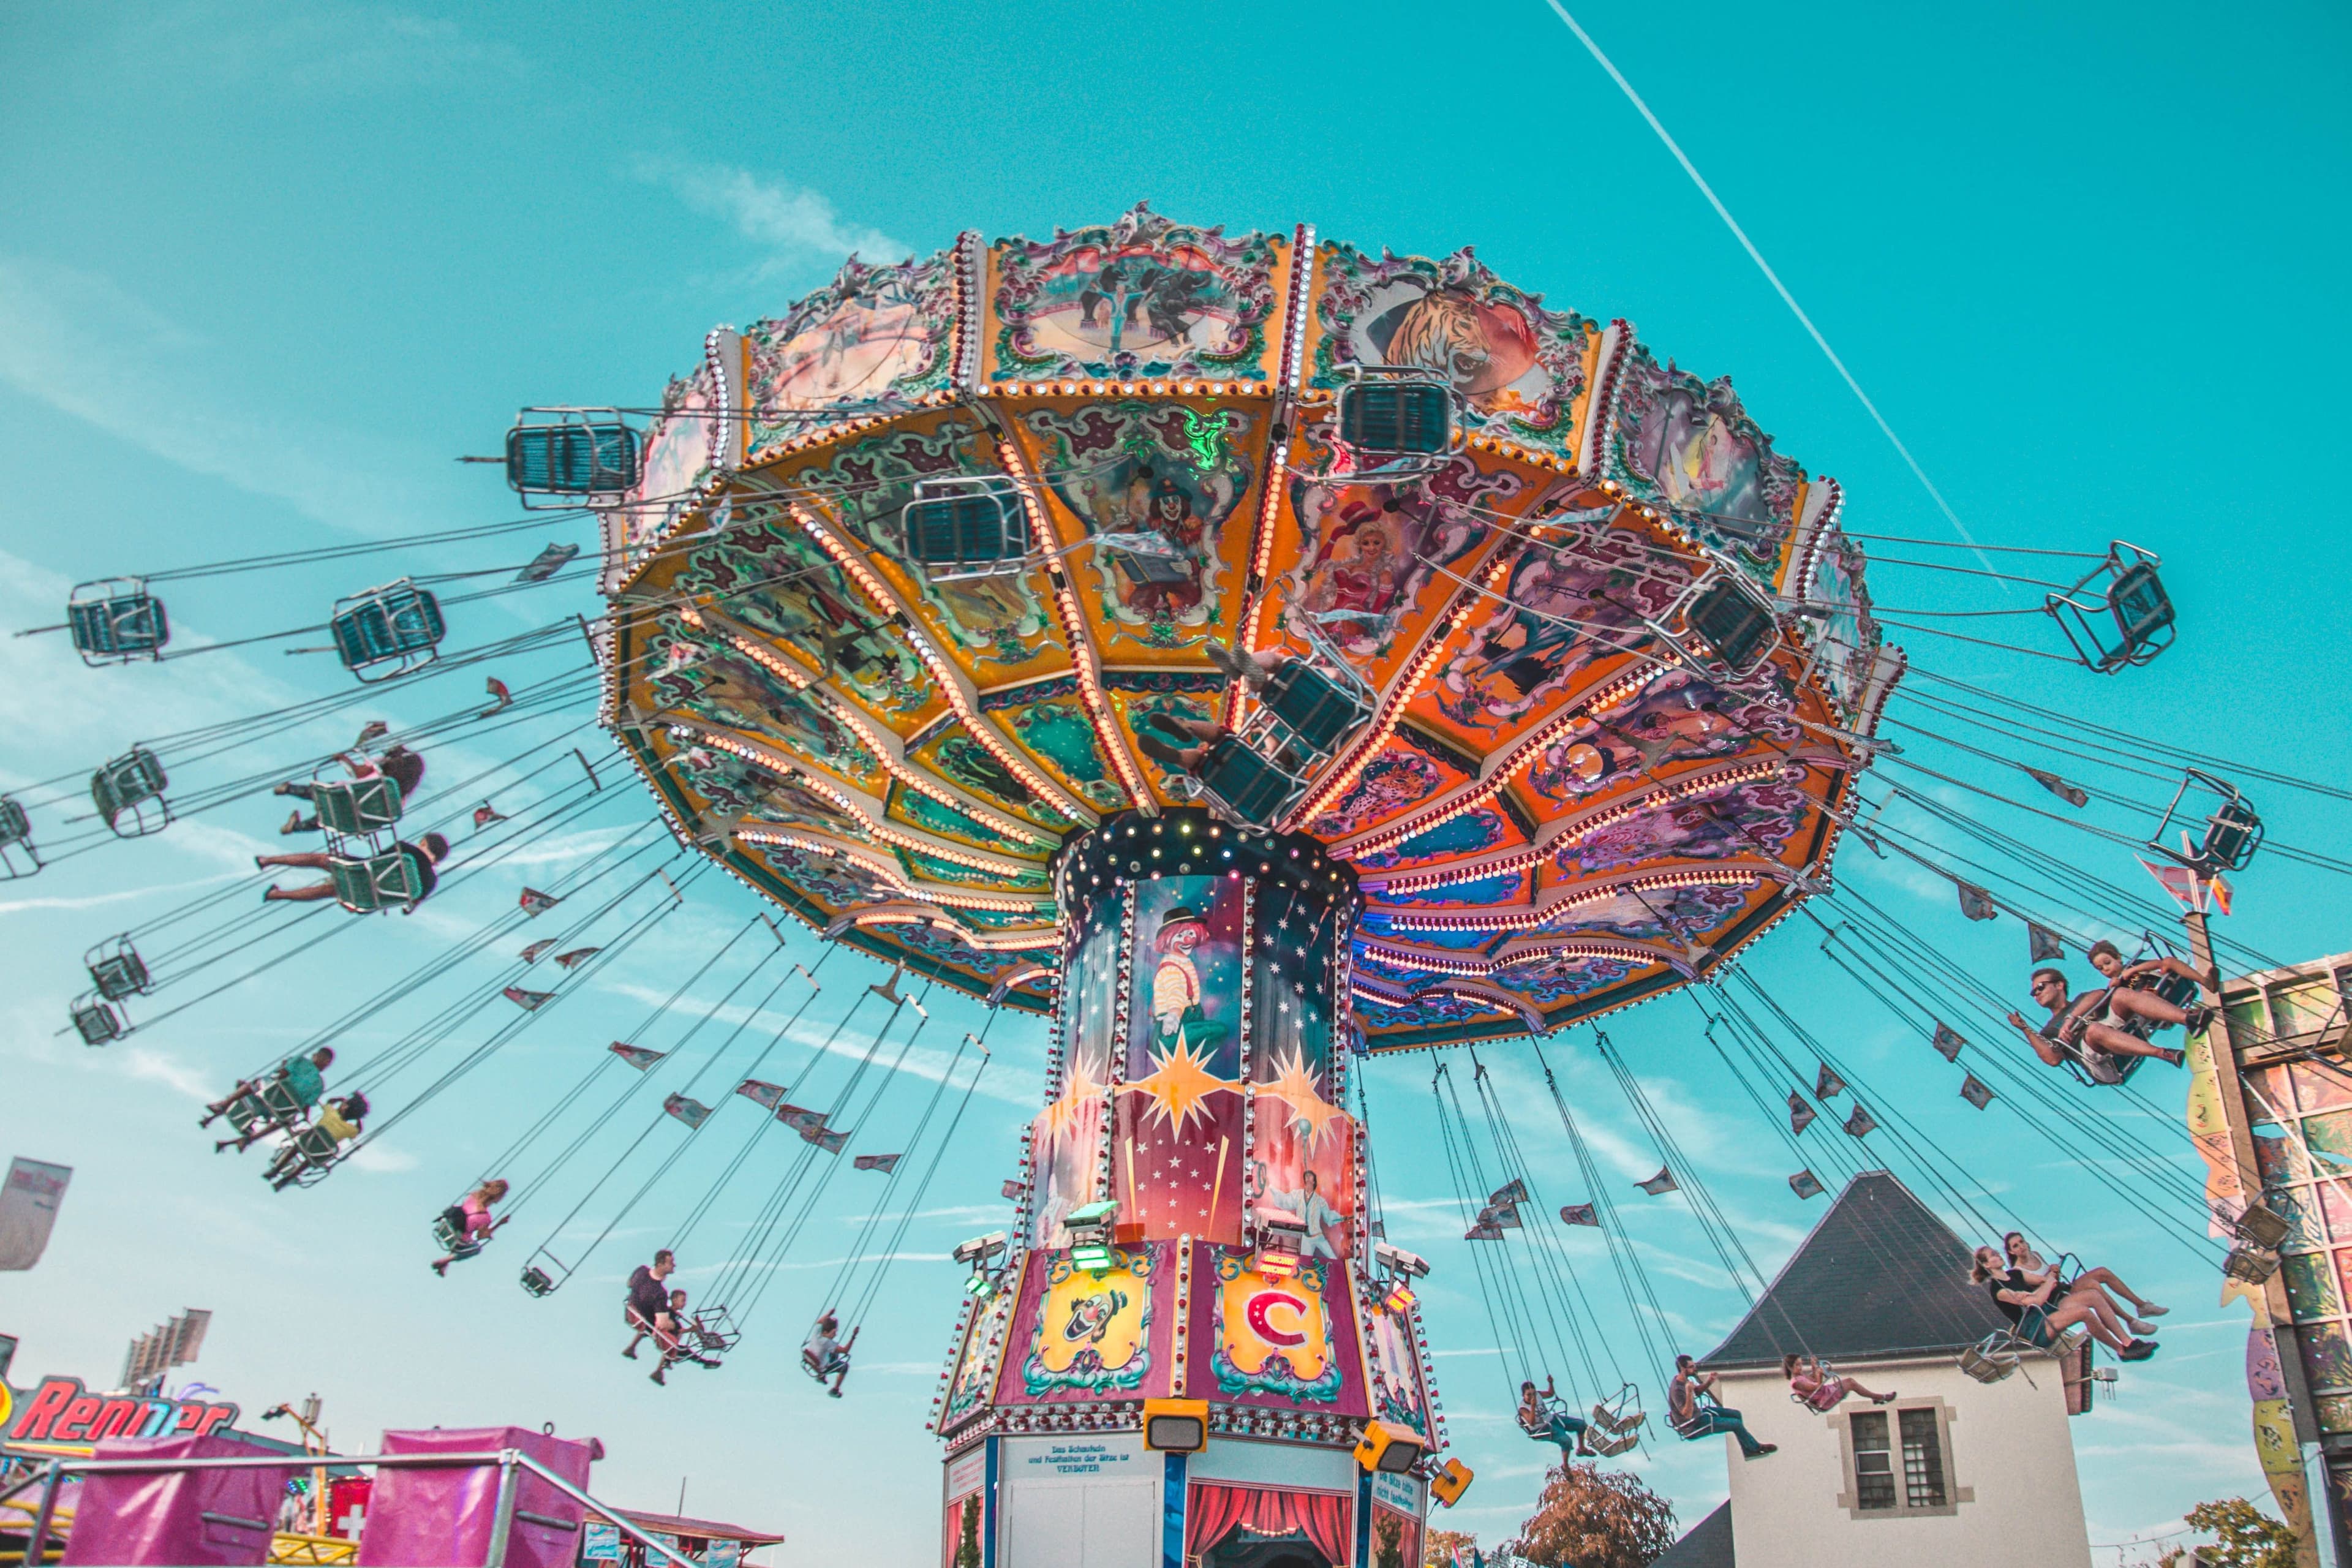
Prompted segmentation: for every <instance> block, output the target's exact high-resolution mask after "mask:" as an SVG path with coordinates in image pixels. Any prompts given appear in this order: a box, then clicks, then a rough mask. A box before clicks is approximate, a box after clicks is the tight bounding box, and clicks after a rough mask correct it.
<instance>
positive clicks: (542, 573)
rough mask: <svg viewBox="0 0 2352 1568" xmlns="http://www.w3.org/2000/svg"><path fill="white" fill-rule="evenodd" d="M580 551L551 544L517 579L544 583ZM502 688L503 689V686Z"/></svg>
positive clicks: (495, 683) (494, 681)
mask: <svg viewBox="0 0 2352 1568" xmlns="http://www.w3.org/2000/svg"><path fill="white" fill-rule="evenodd" d="M579 553H580V547H579V546H578V545H576V544H551V545H549V546H548V547H547V548H546V549H544V550H542V551H541V552H539V553H538V554H536V555H534V556H532V557H531V558H530V564H528V565H526V566H525V567H524V568H523V569H522V570H521V571H520V573H518V574H516V575H515V581H516V582H518V583H544V582H546V581H547V580H548V579H549V578H550V577H552V576H554V575H555V574H557V573H558V572H561V571H562V570H563V568H564V566H565V565H566V564H567V563H570V561H571V560H572V557H573V556H575V555H577V554H579ZM490 684H491V685H493V686H496V685H497V684H498V682H497V681H496V680H492V681H491V683H490ZM501 689H503V688H501ZM494 695H495V694H494ZM513 700H514V699H513V698H511V697H509V698H508V699H507V701H509V702H511V701H513ZM500 706H501V707H503V706H505V704H504V703H501V704H500Z"/></svg>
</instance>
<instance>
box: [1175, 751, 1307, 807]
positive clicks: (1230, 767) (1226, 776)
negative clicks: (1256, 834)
mask: <svg viewBox="0 0 2352 1568" xmlns="http://www.w3.org/2000/svg"><path fill="white" fill-rule="evenodd" d="M1201 787H1202V789H1203V790H1205V791H1206V792H1207V793H1208V794H1209V795H1210V797H1211V798H1212V799H1213V800H1214V801H1215V802H1216V804H1218V805H1222V806H1223V807H1224V809H1225V811H1226V812H1227V814H1228V815H1230V816H1234V818H1236V819H1238V820H1240V821H1241V822H1244V823H1245V824H1247V825H1248V826H1252V827H1269V826H1273V825H1274V824H1275V823H1276V821H1278V820H1279V819H1280V818H1281V816H1282V814H1283V813H1284V812H1285V811H1286V810H1287V809H1288V808H1289V806H1290V803H1291V802H1292V801H1294V800H1296V799H1297V798H1298V795H1299V792H1300V791H1301V790H1302V789H1304V788H1305V787H1306V786H1305V785H1304V784H1300V783H1299V781H1298V780H1297V779H1295V778H1293V777H1291V776H1290V775H1289V774H1288V773H1285V772H1283V771H1282V770H1281V769H1280V768H1278V767H1276V766H1275V765H1274V763H1273V762H1272V761H1270V760H1269V759H1268V758H1267V757H1265V754H1264V753H1262V752H1255V751H1253V750H1251V749H1250V748H1249V747H1248V746H1246V745H1244V744H1243V743H1242V742H1241V741H1240V739H1239V738H1237V737H1235V736H1233V735H1223V736H1220V737H1219V738H1218V739H1217V741H1216V742H1214V743H1213V744H1212V745H1211V746H1210V748H1209V754H1208V757H1207V759H1206V760H1205V761H1203V762H1202V764H1201Z"/></svg>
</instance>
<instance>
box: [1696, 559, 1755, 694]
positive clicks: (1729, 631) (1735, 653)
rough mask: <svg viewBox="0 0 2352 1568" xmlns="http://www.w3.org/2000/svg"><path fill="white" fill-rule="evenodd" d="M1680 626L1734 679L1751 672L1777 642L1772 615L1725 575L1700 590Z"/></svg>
mask: <svg viewBox="0 0 2352 1568" xmlns="http://www.w3.org/2000/svg"><path fill="white" fill-rule="evenodd" d="M1683 624H1684V625H1685V626H1687V627H1688V628H1689V629H1690V631H1691V633H1692V635H1693V636H1695V637H1697V638H1698V640H1699V642H1700V643H1701V644H1703V645H1704V647H1705V648H1706V652H1707V653H1709V654H1710V655H1712V656H1713V657H1714V658H1715V659H1716V660H1717V662H1718V663H1720V664H1722V665H1723V666H1724V667H1725V668H1727V669H1729V670H1730V671H1731V673H1732V674H1733V675H1734V676H1744V675H1747V674H1748V673H1750V672H1751V671H1753V670H1754V669H1755V668H1756V667H1757V666H1758V665H1759V664H1761V663H1762V662H1763V661H1764V659H1765V658H1766V657H1767V656H1769V654H1770V653H1771V651H1772V647H1773V645H1774V643H1775V642H1777V641H1778V640H1779V627H1778V626H1776V625H1775V623H1774V622H1773V619H1772V612H1771V611H1770V610H1769V608H1767V607H1766V606H1765V605H1763V604H1762V603H1760V602H1759V600H1758V599H1757V597H1756V596H1755V595H1753V594H1751V593H1749V592H1748V590H1747V589H1746V588H1744V587H1742V586H1741V585H1740V584H1739V583H1738V581H1737V580H1736V579H1734V578H1732V577H1731V576H1729V575H1723V576H1718V577H1717V578H1716V580H1715V581H1714V582H1713V583H1712V584H1709V585H1708V586H1706V587H1705V588H1702V589H1700V590H1699V592H1698V595H1697V596H1696V597H1695V598H1693V599H1692V600H1691V601H1690V604H1689V605H1688V606H1687V607H1686V608H1685V610H1684V612H1683Z"/></svg>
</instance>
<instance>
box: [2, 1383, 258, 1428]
mask: <svg viewBox="0 0 2352 1568" xmlns="http://www.w3.org/2000/svg"><path fill="white" fill-rule="evenodd" d="M235 1420H236V1405H214V1404H210V1403H207V1402H205V1401H204V1400H179V1399H132V1398H130V1397H127V1396H121V1395H118V1396H116V1397H113V1398H106V1397H102V1396H100V1395H99V1394H91V1393H90V1392H89V1390H87V1389H85V1388H84V1387H83V1386H82V1382H81V1379H79V1378H78V1377H45V1378H43V1379H42V1380H41V1386H40V1387H39V1388H38V1389H37V1390H36V1391H35V1392H34V1394H33V1396H32V1397H31V1398H29V1399H27V1400H26V1401H25V1402H24V1403H23V1404H22V1405H18V1406H17V1408H16V1420H15V1421H14V1422H13V1423H11V1424H10V1426H9V1427H8V1438H9V1440H10V1441H11V1442H16V1443H95V1442H99V1441H100V1440H101V1439H104V1438H108V1437H162V1436H173V1435H176V1434H183V1433H184V1434H188V1435H192V1436H205V1435H207V1434H209V1433H211V1432H214V1431H215V1430H217V1429H218V1428H220V1427H223V1426H228V1425H229V1424H230V1423H231V1422H233V1421H235Z"/></svg>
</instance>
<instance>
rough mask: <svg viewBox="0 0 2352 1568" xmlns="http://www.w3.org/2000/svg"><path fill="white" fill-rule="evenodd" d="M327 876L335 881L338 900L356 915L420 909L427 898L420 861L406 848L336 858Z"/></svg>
mask: <svg viewBox="0 0 2352 1568" xmlns="http://www.w3.org/2000/svg"><path fill="white" fill-rule="evenodd" d="M327 874H328V875H329V876H330V877H331V878H332V879H334V883H335V901H336V902H338V903H340V904H341V905H342V906H343V908H345V909H347V910H351V911H352V913H353V914H355V915H372V914H375V913H377V912H378V911H379V910H385V909H388V908H390V907H391V906H392V905H394V904H403V905H405V906H406V907H407V908H409V909H415V907H416V900H418V899H419V898H421V897H423V896H424V889H425V879H424V878H423V876H422V875H421V874H420V873H419V871H418V869H417V866H416V858H415V856H413V855H411V854H410V853H409V852H408V851H407V850H405V849H388V850H386V851H385V852H384V853H383V854H381V855H370V856H366V857H364V858H362V857H356V856H342V855H338V856H333V857H331V858H329V859H328V861H327Z"/></svg>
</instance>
